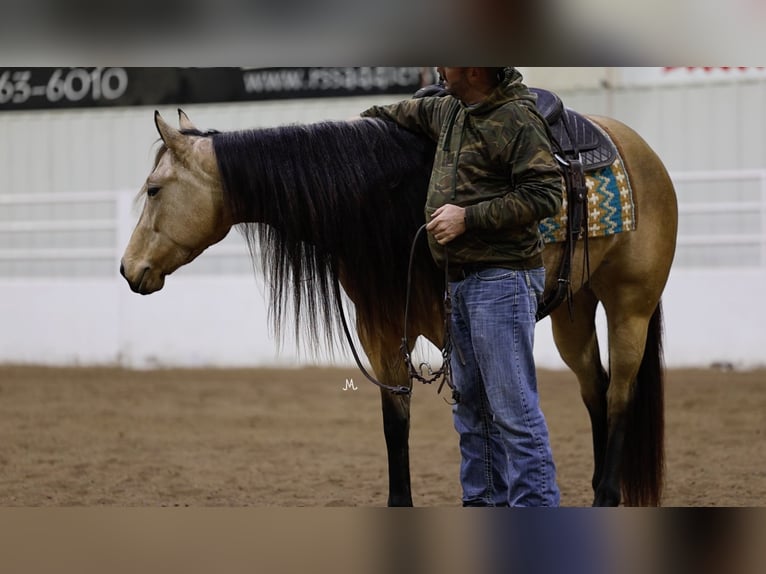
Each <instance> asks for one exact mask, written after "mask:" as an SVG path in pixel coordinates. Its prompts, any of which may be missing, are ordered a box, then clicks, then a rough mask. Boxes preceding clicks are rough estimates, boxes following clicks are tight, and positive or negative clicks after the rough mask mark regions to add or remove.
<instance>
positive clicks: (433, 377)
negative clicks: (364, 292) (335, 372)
mask: <svg viewBox="0 0 766 574" xmlns="http://www.w3.org/2000/svg"><path fill="white" fill-rule="evenodd" d="M425 228H426V224H423V225H421V226H420V227H419V228H418V230H417V232H416V233H415V237H414V238H413V240H412V246H411V247H410V257H409V264H408V266H407V291H406V296H405V304H404V334H403V335H402V344H401V346H400V352H401V354H402V357H403V359H404V363H405V365H406V366H407V374H408V376H409V379H410V383H412V381H420V382H421V383H424V384H431V383H433V382H435V381H437V380H438V379H439V378H441V384H440V385H439V388H438V390H437V393H441V390H442V388H443V387H444V385H445V383H446V384H447V386H449V387H450V389H451V390H452V400H453V401H454V402H458V401H459V399H460V394H459V392H458V391H457V389H456V388H455V387H454V385H453V384H452V370H451V367H450V355H451V353H452V329H451V314H452V296H451V294H450V286H449V271H448V270H449V261H448V260H447V261H445V265H444V347H443V348H442V350H441V357H442V365H441V367H440V368H439V369H437V370H433V369H432V368H431V365H430V364H428V363H427V362H425V361H423V362H421V363H420V365H419V366H418V368H415V365H414V363H413V361H412V356H411V354H410V343H409V339H408V337H407V333H408V331H409V329H408V327H409V315H410V295H411V290H412V273H413V268H414V263H415V250H416V247H417V242H418V239H420V235H421V234H422V233H423V231H425ZM335 296H336V298H337V301H338V307H339V310H340V319H341V324H342V325H343V332H344V333H345V335H346V340H347V341H348V344H349V347H350V348H351V354H352V355H353V357H354V360H355V361H356V365H357V367H358V368H359V370H360V371H361V372H362V374H363V375H364V376H365V378H366V379H367V380H369V381H370V382H371V383H373V384H374V385H376V386H377V387H380V388H381V389H383V390H386V391H389V392H390V393H393V394H395V395H409V394H411V393H412V385H411V384H410V386H405V385H398V386H392V385H386V384H385V383H381V382H380V381H379V380H377V379H376V378H375V377H373V376H372V375H371V374H370V373H369V372H368V371H367V369H365V368H364V365H362V361H361V359H360V358H359V353H358V352H357V349H356V345H354V340H353V337H352V336H351V330H350V329H349V327H348V321H347V320H346V314H345V312H344V310H343V305H342V303H341V293H340V282H339V281H338V280H337V279H336V281H335ZM424 371H427V374H424Z"/></svg>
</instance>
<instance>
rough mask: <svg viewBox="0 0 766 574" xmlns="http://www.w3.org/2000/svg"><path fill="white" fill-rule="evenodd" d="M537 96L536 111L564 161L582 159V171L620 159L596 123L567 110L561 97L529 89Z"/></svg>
mask: <svg viewBox="0 0 766 574" xmlns="http://www.w3.org/2000/svg"><path fill="white" fill-rule="evenodd" d="M529 91H530V92H532V93H533V94H535V95H536V96H537V111H538V112H540V115H541V116H543V118H544V119H545V121H546V123H547V124H548V127H549V128H550V131H551V134H550V136H551V140H552V141H553V145H554V147H558V148H559V151H560V152H561V154H562V155H563V156H564V158H575V159H576V158H577V157H578V155H579V157H580V161H581V163H582V168H583V171H585V172H586V173H587V172H591V171H596V170H598V169H601V168H604V167H607V166H609V165H611V164H612V162H614V160H615V158H616V157H617V149H616V148H615V147H614V144H613V143H612V141H611V140H610V139H609V138H608V137H607V136H606V135H605V134H604V133H603V132H602V131H601V130H600V129H599V128H597V127H596V126H595V125H594V124H593V122H591V121H590V120H589V119H588V118H586V117H585V116H583V115H582V114H579V113H577V112H576V111H574V110H572V109H569V108H565V107H564V103H563V102H562V101H561V98H560V97H559V96H558V95H556V94H555V93H553V92H551V91H549V90H543V89H541V88H529Z"/></svg>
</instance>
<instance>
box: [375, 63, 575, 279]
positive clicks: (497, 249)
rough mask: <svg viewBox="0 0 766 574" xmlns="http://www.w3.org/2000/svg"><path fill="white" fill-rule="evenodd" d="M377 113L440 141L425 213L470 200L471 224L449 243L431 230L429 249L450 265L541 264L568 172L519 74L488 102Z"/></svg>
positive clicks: (448, 100) (432, 100) (447, 101)
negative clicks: (546, 227)
mask: <svg viewBox="0 0 766 574" xmlns="http://www.w3.org/2000/svg"><path fill="white" fill-rule="evenodd" d="M362 116H364V117H379V118H384V119H388V120H391V121H394V122H396V123H397V124H399V125H401V126H402V127H404V128H406V129H409V130H411V131H414V132H417V133H419V134H421V135H424V136H426V137H428V138H430V139H432V140H433V141H435V142H436V143H437V148H436V155H435V158H434V167H433V172H432V174H431V182H430V184H429V189H428V197H427V199H426V206H425V216H426V221H430V219H431V214H433V212H434V211H436V209H438V208H439V207H440V206H442V205H444V204H447V203H452V204H456V205H460V206H462V207H465V223H466V231H465V233H464V234H463V235H461V236H459V237H457V238H455V239H454V240H452V241H451V242H450V243H449V244H447V245H446V246H441V245H439V244H438V243H437V242H436V240H435V239H434V238H433V236H431V235H430V234H429V236H428V242H429V247H430V249H431V254H432V256H433V258H434V260H435V261H436V263H437V264H438V265H440V266H441V267H443V266H444V262H445V249H448V250H449V252H448V256H449V267H450V269H454V268H456V267H460V266H466V265H491V266H496V267H505V268H510V269H530V268H533V267H539V266H541V265H542V255H541V253H542V250H543V242H542V238H541V236H540V231H539V229H538V225H539V222H540V220H542V219H545V218H546V217H549V216H552V215H555V214H556V213H558V210H559V208H560V207H561V201H562V194H563V187H564V183H563V179H562V176H561V172H560V171H559V167H558V164H557V163H556V160H555V158H554V157H553V152H552V151H551V144H550V141H549V139H548V135H547V131H546V129H545V126H544V124H543V121H544V120H543V119H542V118H541V117H540V115H539V114H538V113H537V110H536V108H535V99H534V95H532V94H531V93H530V92H529V90H528V89H527V87H526V86H525V85H524V84H523V83H522V80H521V74H520V73H519V72H517V71H516V70H513V69H511V70H509V71H508V72H507V73H506V78H505V80H504V81H503V82H502V83H501V84H500V85H499V86H498V87H497V88H496V89H495V91H494V92H493V93H492V94H491V95H490V96H489V98H487V99H486V100H485V101H484V102H482V103H480V104H477V105H475V106H466V105H464V104H463V103H461V102H460V101H459V100H458V99H456V98H454V97H452V96H445V97H425V98H420V99H409V100H404V101H402V102H398V103H395V104H392V105H388V106H374V107H372V108H369V109H368V110H365V111H364V112H362Z"/></svg>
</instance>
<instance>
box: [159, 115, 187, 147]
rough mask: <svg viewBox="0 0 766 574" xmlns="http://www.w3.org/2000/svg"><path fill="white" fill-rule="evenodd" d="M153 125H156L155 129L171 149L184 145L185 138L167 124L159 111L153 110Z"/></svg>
mask: <svg viewBox="0 0 766 574" xmlns="http://www.w3.org/2000/svg"><path fill="white" fill-rule="evenodd" d="M154 125H155V126H157V131H158V132H159V133H160V137H161V138H162V141H163V142H164V143H165V145H166V146H168V148H170V149H172V150H180V149H181V147H182V146H183V145H184V143H185V141H186V138H185V137H184V135H183V134H182V133H181V132H180V131H178V130H177V129H176V128H174V127H172V126H170V125H168V123H167V122H165V120H163V119H162V116H161V115H160V112H159V111H157V110H155V111H154Z"/></svg>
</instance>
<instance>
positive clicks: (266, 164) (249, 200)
mask: <svg viewBox="0 0 766 574" xmlns="http://www.w3.org/2000/svg"><path fill="white" fill-rule="evenodd" d="M178 114H179V128H175V127H172V126H170V125H169V124H168V123H166V122H165V120H164V119H163V118H162V116H161V115H160V114H159V112H155V115H154V121H155V125H156V128H157V131H158V132H159V135H160V139H161V142H160V147H159V149H158V151H157V154H156V157H155V160H154V165H153V167H152V169H151V173H150V174H149V176H148V177H147V179H146V181H145V183H144V184H143V186H142V188H141V190H140V192H139V197H141V198H143V207H142V210H141V214H140V217H139V219H138V222H137V224H136V227H135V229H134V231H133V233H132V235H131V237H130V240H129V242H128V245H127V247H126V249H125V252H124V255H123V257H122V260H121V265H120V272H121V273H122V275H123V276H124V277H125V279H126V280H127V282H128V284H129V285H130V288H131V289H132V290H133V291H134V292H137V293H141V294H149V293H152V292H154V291H157V290H159V289H162V287H163V285H164V281H165V277H166V276H167V275H168V274H170V273H172V272H173V271H175V270H176V269H178V268H179V267H180V266H182V265H186V264H188V263H190V262H191V261H192V260H194V259H195V258H196V257H197V256H198V255H199V254H200V253H202V252H203V251H204V250H205V249H206V248H207V247H209V246H210V245H213V244H214V243H216V242H218V241H220V240H222V239H223V238H224V237H225V236H226V235H227V234H228V233H229V231H230V230H231V229H232V227H237V228H238V229H239V230H240V231H241V232H242V234H243V235H244V237H245V238H246V240H247V243H248V245H249V247H250V251H251V254H252V255H253V257H254V261H255V260H260V263H261V268H262V271H263V273H264V276H265V278H266V279H267V281H266V283H267V285H269V286H270V292H269V302H270V312H271V317H272V320H273V323H274V329H275V330H276V332H277V334H279V330H280V325H282V323H283V320H284V319H285V314H288V313H292V315H293V321H294V325H295V327H296V330H295V332H296V337H298V336H299V335H298V333H299V332H300V326H301V325H303V326H304V327H305V329H306V331H305V332H304V334H302V335H300V336H301V337H304V338H306V337H307V338H308V341H309V342H310V344H312V345H314V346H318V345H322V344H327V343H329V344H331V345H332V344H334V342H337V341H338V339H337V337H338V336H339V332H340V329H339V323H340V321H339V316H341V317H342V309H343V307H342V305H343V300H342V294H341V291H340V289H338V285H340V286H342V288H343V291H345V294H346V296H347V297H348V300H350V301H351V302H352V303H353V306H354V310H355V326H356V332H357V335H358V338H359V341H360V343H361V345H362V348H363V350H364V352H365V354H366V356H367V358H368V359H369V364H370V365H371V367H372V368H373V371H374V373H375V375H376V377H377V379H378V380H379V381H381V383H382V384H383V385H385V386H388V387H389V389H386V388H381V393H380V394H381V407H382V413H383V430H384V435H385V440H386V448H387V455H388V482H389V492H388V505H389V506H411V505H412V493H411V485H410V461H409V446H408V440H409V425H410V395H409V394H408V393H396V392H391V391H390V387H400V388H401V387H410V386H411V384H412V381H411V379H410V376H409V372H408V370H407V368H406V367H405V363H404V361H403V360H402V356H401V354H400V353H401V352H402V351H404V349H401V350H400V344H401V342H402V340H405V341H415V340H416V339H417V338H418V337H419V336H421V335H422V336H423V337H425V338H426V339H427V340H429V341H431V342H432V343H433V344H434V345H436V346H437V347H439V346H441V345H443V344H444V343H445V330H444V318H445V309H444V304H443V296H444V290H445V275H444V271H443V270H440V269H438V268H437V267H436V265H435V264H434V263H433V261H432V259H431V257H430V255H429V253H428V249H427V246H426V245H425V242H424V241H423V242H417V243H415V245H412V243H413V239H414V238H415V237H416V234H417V232H418V229H419V228H420V226H421V225H422V224H423V220H424V215H423V206H424V204H425V194H426V189H427V185H428V180H429V177H430V171H431V167H432V164H433V157H434V150H435V148H434V144H433V143H432V142H430V141H426V140H424V139H423V138H421V137H419V136H417V135H415V134H413V133H410V132H408V131H406V130H403V129H401V128H399V127H397V126H396V125H394V124H392V123H390V122H386V121H383V120H378V119H369V118H366V119H354V120H348V121H326V122H318V123H312V124H306V125H286V126H280V127H272V128H261V129H252V130H237V131H230V132H218V131H215V130H211V131H205V132H203V131H201V130H199V129H197V128H196V127H195V126H194V125H193V124H192V122H191V121H190V120H189V118H188V116H187V115H186V114H185V113H184V112H183V111H182V110H180V109H179V110H178ZM590 119H591V121H593V122H595V123H596V124H597V125H598V126H600V128H601V129H602V130H604V131H605V132H606V133H607V134H608V135H609V136H610V138H611V139H612V140H613V142H614V143H615V145H616V147H617V149H618V151H619V153H620V155H621V157H622V159H623V162H624V166H625V169H626V173H627V174H628V176H629V178H630V181H631V183H632V186H633V193H634V201H635V215H636V218H637V220H638V225H637V226H636V229H635V230H634V231H631V232H626V233H619V234H615V235H612V236H609V237H604V238H594V239H591V240H590V241H589V242H588V254H587V262H586V258H585V253H584V248H585V246H584V242H582V241H581V242H579V243H577V245H576V247H575V250H574V258H573V266H572V273H571V277H572V281H571V299H570V301H569V305H561V306H559V307H558V308H557V309H555V310H554V311H553V312H552V313H551V315H550V317H551V323H552V327H553V336H554V341H555V344H556V346H557V349H558V351H559V353H560V355H561V357H562V359H563V361H564V362H565V364H566V365H567V366H568V367H569V368H570V369H572V370H573V371H574V373H575V374H576V377H577V379H578V382H579V386H580V393H581V396H582V399H583V402H584V404H585V407H586V409H587V411H588V414H589V416H590V421H591V426H592V439H593V460H594V466H593V475H592V484H591V486H592V488H593V492H594V498H593V504H594V505H596V506H610V505H611V506H616V505H619V504H620V503H623V504H625V505H631V506H632V505H659V504H660V503H661V494H662V486H663V472H664V407H663V363H662V307H661V300H660V299H661V294H662V291H663V289H664V286H665V283H666V281H667V278H668V275H669V271H670V266H671V262H672V259H673V256H674V251H675V239H676V229H677V218H678V213H677V201H676V196H675V191H674V189H673V185H672V182H671V180H670V178H669V176H668V173H667V171H666V169H665V167H664V166H663V164H662V162H661V160H660V159H659V157H658V156H657V155H656V154H655V152H654V151H653V150H652V149H651V148H650V147H649V145H648V144H647V143H646V142H645V141H644V140H643V139H642V138H641V137H640V136H639V135H638V134H637V133H636V132H635V131H633V130H632V129H631V128H629V127H628V126H626V125H624V124H622V123H621V122H619V121H617V120H615V119H611V118H606V117H595V116H594V117H591V118H590ZM411 247H412V260H413V262H414V263H413V267H412V273H411V274H409V273H408V272H409V270H410V268H409V266H408V257H407V254H408V253H410V249H411ZM562 257H563V251H562V249H560V248H559V247H557V246H556V244H549V245H547V246H546V248H545V251H544V263H545V267H546V268H547V269H549V270H552V269H557V268H558V266H559V262H560V261H561V258H562ZM586 265H587V273H586ZM408 281H409V283H408ZM556 281H557V278H556V276H555V274H553V273H549V274H548V278H547V282H546V283H547V284H546V291H550V290H552V289H554V288H555V284H556ZM599 304H601V305H602V306H603V309H604V311H605V314H606V320H607V330H608V351H609V356H608V369H605V368H604V366H603V365H602V361H601V357H600V351H599V344H598V339H597V333H596V323H595V315H596V310H597V306H598V305H599ZM405 305H408V308H409V319H408V320H407V322H406V333H405V332H404V331H405V321H404V319H403V315H404V313H403V310H404V309H405ZM402 335H404V338H403V337H402ZM408 344H409V347H410V348H409V349H406V351H412V347H413V346H414V344H413V343H408Z"/></svg>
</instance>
